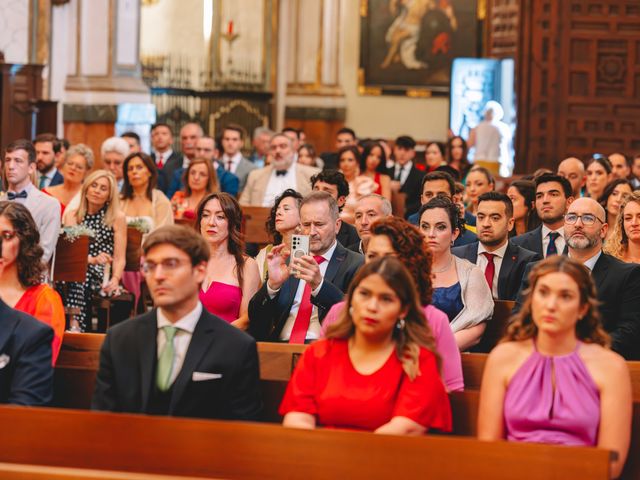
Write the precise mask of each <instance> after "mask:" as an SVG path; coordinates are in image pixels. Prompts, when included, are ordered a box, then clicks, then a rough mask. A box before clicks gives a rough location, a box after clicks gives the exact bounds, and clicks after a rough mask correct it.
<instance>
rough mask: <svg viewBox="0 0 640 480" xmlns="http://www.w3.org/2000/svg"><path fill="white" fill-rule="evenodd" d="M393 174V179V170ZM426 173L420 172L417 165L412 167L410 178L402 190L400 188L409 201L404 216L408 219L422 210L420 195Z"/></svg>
mask: <svg viewBox="0 0 640 480" xmlns="http://www.w3.org/2000/svg"><path fill="white" fill-rule="evenodd" d="M390 173H391V174H392V176H391V178H393V173H394V171H393V170H391V172H390ZM424 175H425V173H424V172H423V171H421V170H418V169H417V168H416V166H415V164H414V165H413V166H412V167H411V171H410V172H409V176H408V177H407V179H406V180H405V181H404V183H403V184H402V188H400V192H401V193H405V194H406V195H407V200H406V203H405V211H404V216H405V218H408V217H409V216H410V215H411V214H413V213H416V212H417V211H418V210H420V195H421V194H422V177H424Z"/></svg>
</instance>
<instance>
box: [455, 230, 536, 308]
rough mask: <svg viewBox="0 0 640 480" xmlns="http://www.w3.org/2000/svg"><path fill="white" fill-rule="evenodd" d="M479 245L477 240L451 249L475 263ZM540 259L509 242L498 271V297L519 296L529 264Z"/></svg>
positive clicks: (508, 298)
mask: <svg viewBox="0 0 640 480" xmlns="http://www.w3.org/2000/svg"><path fill="white" fill-rule="evenodd" d="M478 247H479V243H478V242H475V243H471V244H468V245H464V246H462V247H455V248H453V249H452V250H451V251H452V252H453V254H454V255H455V256H457V257H460V258H466V259H467V260H469V261H470V262H471V263H473V264H475V263H476V261H477V260H478ZM539 260H542V258H541V257H540V255H538V254H537V253H535V252H532V251H530V250H526V249H524V248H522V247H519V246H517V245H513V244H512V243H511V242H509V243H508V244H507V250H506V251H505V253H504V258H503V259H502V264H501V265H500V272H499V273H498V299H499V300H515V299H516V298H517V296H518V291H519V288H520V285H521V284H522V276H523V275H524V271H525V269H526V268H527V264H529V263H530V262H537V261H539Z"/></svg>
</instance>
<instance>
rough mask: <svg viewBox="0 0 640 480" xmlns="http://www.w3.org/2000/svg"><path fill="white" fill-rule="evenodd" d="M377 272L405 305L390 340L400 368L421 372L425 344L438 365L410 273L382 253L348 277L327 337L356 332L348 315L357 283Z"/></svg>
mask: <svg viewBox="0 0 640 480" xmlns="http://www.w3.org/2000/svg"><path fill="white" fill-rule="evenodd" d="M376 274H377V275H380V276H381V277H382V279H383V280H384V281H385V283H386V284H387V285H388V286H389V287H390V288H391V289H393V291H394V292H395V294H396V295H397V296H398V298H399V299H400V303H401V304H402V307H403V308H406V309H407V313H406V315H405V317H404V319H403V320H404V322H400V323H404V326H402V327H399V326H398V325H397V326H396V327H394V329H393V334H392V335H393V340H394V342H395V344H396V354H397V356H398V359H399V360H400V362H401V363H402V369H403V370H404V372H405V373H406V374H407V376H408V377H409V379H411V380H414V379H415V378H416V377H417V376H418V375H420V363H419V362H420V348H421V347H422V348H425V349H427V350H429V351H430V352H432V353H433V354H434V355H435V356H436V361H437V363H438V368H440V356H439V355H438V353H437V351H436V347H435V340H434V338H433V334H432V332H431V329H430V328H429V325H428V324H427V320H426V319H425V316H424V311H423V308H422V306H421V305H420V297H419V295H418V292H417V290H416V286H415V283H414V281H413V276H412V275H411V273H409V271H408V270H407V268H406V267H405V266H404V265H403V264H402V262H401V261H400V260H398V259H397V258H394V257H382V258H379V259H377V260H374V261H373V262H370V263H367V264H365V265H364V266H363V267H362V268H360V270H358V273H357V274H356V276H355V277H354V279H353V280H352V281H351V285H350V286H349V291H348V292H347V296H346V303H345V308H344V309H343V310H342V314H341V315H340V318H339V320H338V322H336V323H334V324H333V325H331V326H330V327H329V329H328V331H327V338H340V339H348V338H350V337H352V336H353V335H354V334H355V331H356V327H355V325H354V323H353V319H352V318H351V312H350V310H351V308H350V305H351V302H352V300H353V294H354V292H355V290H356V288H358V285H360V283H361V282H362V281H363V280H364V279H365V278H367V277H369V276H370V275H376Z"/></svg>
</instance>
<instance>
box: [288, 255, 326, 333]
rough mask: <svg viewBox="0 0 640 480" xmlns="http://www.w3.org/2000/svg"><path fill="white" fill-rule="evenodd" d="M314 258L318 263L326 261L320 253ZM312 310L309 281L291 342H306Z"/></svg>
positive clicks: (292, 330) (303, 293)
mask: <svg viewBox="0 0 640 480" xmlns="http://www.w3.org/2000/svg"><path fill="white" fill-rule="evenodd" d="M313 259H314V260H315V261H316V262H317V263H318V265H320V264H321V263H322V262H324V261H325V259H324V258H323V257H321V256H320V255H314V256H313ZM311 310H313V305H312V304H311V286H310V285H309V284H308V283H307V284H305V286H304V290H303V291H302V300H300V308H298V314H297V315H296V320H295V322H294V323H293V328H292V329H291V336H290V337H289V343H304V341H305V339H306V338H307V330H309V323H310V322H311Z"/></svg>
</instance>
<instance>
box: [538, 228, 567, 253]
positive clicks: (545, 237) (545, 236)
mask: <svg viewBox="0 0 640 480" xmlns="http://www.w3.org/2000/svg"><path fill="white" fill-rule="evenodd" d="M551 232H558V233H559V234H560V236H559V237H558V238H556V250H557V251H558V255H562V252H564V249H565V247H566V246H567V241H566V240H565V239H564V226H562V227H560V228H559V229H558V230H551V229H550V228H549V227H547V226H546V225H545V224H544V223H543V224H542V255H544V257H545V258H547V248H549V240H550V238H549V233H551Z"/></svg>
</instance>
